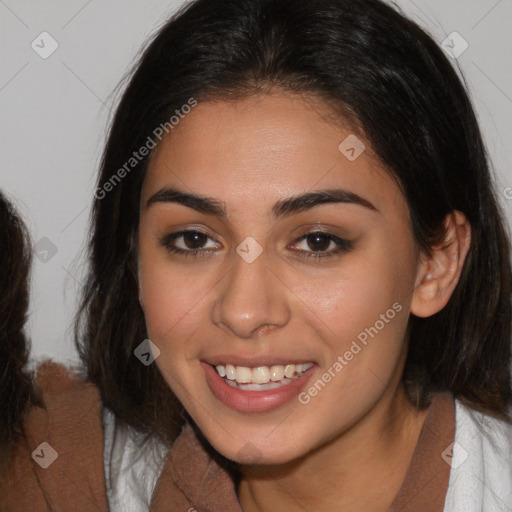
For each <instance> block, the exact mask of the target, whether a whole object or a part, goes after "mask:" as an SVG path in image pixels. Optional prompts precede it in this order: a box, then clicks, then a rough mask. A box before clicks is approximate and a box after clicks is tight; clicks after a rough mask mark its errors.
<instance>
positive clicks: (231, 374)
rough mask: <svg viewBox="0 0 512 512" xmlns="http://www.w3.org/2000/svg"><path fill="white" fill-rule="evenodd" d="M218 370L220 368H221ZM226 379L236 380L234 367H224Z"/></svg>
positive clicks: (228, 365) (230, 365) (229, 365)
mask: <svg viewBox="0 0 512 512" xmlns="http://www.w3.org/2000/svg"><path fill="white" fill-rule="evenodd" d="M217 368H218V367H217ZM220 368H222V366H221V367H220ZM217 371H218V370H217ZM219 375H220V373H219ZM221 377H222V375H221ZM226 378H227V379H229V380H235V378H236V375H235V367H234V366H233V365H232V364H227V365H226Z"/></svg>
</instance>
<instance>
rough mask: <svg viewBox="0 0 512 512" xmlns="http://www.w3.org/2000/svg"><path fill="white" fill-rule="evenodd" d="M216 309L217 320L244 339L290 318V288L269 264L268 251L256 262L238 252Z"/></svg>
mask: <svg viewBox="0 0 512 512" xmlns="http://www.w3.org/2000/svg"><path fill="white" fill-rule="evenodd" d="M233 258H234V263H233V266H232V268H231V270H230V271H229V273H228V275H227V276H226V278H225V279H223V280H222V281H221V282H220V283H219V287H220V288H219V290H220V291H219V295H218V296H217V298H216V300H215V302H214V304H213V309H212V320H213V322H214V323H215V324H216V325H217V326H219V327H221V328H223V329H226V330H229V331H230V332H231V333H233V334H235V335H236V336H237V337H240V338H247V339H249V338H253V337H255V336H258V335H259V334H261V333H262V332H263V331H266V330H267V329H268V328H270V327H271V328H273V329H276V328H279V327H283V326H284V325H286V324H287V323H288V321H289V319H290V310H289V304H288V301H287V290H288V289H287V287H286V285H285V284H284V283H282V282H281V281H280V280H279V278H278V277H277V276H276V274H275V273H274V272H273V271H271V270H270V268H269V267H268V266H267V262H266V257H265V253H263V254H261V255H260V256H259V257H258V258H257V259H256V260H255V261H253V262H252V263H247V262H246V261H244V259H242V258H241V257H240V256H239V255H238V254H235V255H234V257H233Z"/></svg>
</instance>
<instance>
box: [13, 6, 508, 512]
mask: <svg viewBox="0 0 512 512" xmlns="http://www.w3.org/2000/svg"><path fill="white" fill-rule="evenodd" d="M95 197H96V201H95V204H94V211H93V219H92V236H91V241H90V256H91V271H90V274H89V278H88V282H87V286H86V290H85V295H84V300H83V304H82V308H81V311H80V315H79V322H78V324H77V340H78V348H79V351H80V354H81V357H82V359H83V361H84V365H85V366H86V368H87V371H88V377H89V382H87V383H80V382H78V381H77V380H74V381H73V380H72V379H71V378H70V380H69V381H64V380H63V382H62V386H63V387H64V389H63V390H60V389H58V387H57V386H55V385H53V386H52V385H50V381H51V375H52V371H54V370H56V368H52V366H51V365H47V366H46V367H45V368H44V371H43V372H42V373H41V376H40V378H39V380H38V382H39V387H40V389H41V390H42V392H43V395H44V398H45V403H46V404H48V407H49V408H50V409H51V410H47V411H46V413H42V412H41V411H35V412H34V415H33V416H32V417H31V418H29V420H28V421H27V430H28V432H29V434H30V435H31V436H32V437H31V439H33V446H34V447H37V446H40V445H38V444H37V443H42V442H43V438H44V436H43V435H42V433H41V431H42V430H43V429H41V428H40V427H38V422H37V421H36V412H37V414H41V416H39V417H38V418H39V422H41V421H43V422H44V423H45V424H46V425H58V427H55V428H52V429H46V430H44V434H45V435H46V436H47V437H48V436H50V435H51V438H52V439H51V441H47V442H48V444H49V445H50V446H51V447H52V449H53V451H54V452H55V453H56V454H60V453H63V452H64V453H65V454H66V457H65V458H63V457H61V456H60V455H58V458H56V457H55V454H53V457H52V459H53V462H52V463H51V465H49V466H48V467H47V468H45V469H40V468H38V467H36V466H34V465H33V464H32V466H29V465H28V464H25V463H24V462H22V456H21V455H20V456H19V457H18V458H17V459H15V460H14V463H13V464H14V465H15V466H16V468H17V471H18V474H23V475H26V476H25V481H26V482H29V483H28V484H27V483H26V484H25V489H26V488H27V485H28V488H29V489H31V490H33V493H34V497H33V499H34V500H37V504H38V507H40V508H37V509H38V510H39V509H41V510H57V509H58V507H68V508H69V507H70V505H69V504H70V500H72V499H74V500H79V501H78V502H74V506H75V509H77V510H89V509H90V510H93V509H94V510H97V509H100V510H103V509H107V507H108V508H110V509H111V510H147V509H148V508H149V509H150V510H187V509H188V510H201V511H202V510H209V511H217V510H223V511H227V510H229V511H231V510H232V511H235V510H236V511H240V510H244V511H246V512H247V511H254V510H275V509H278V510H283V509H286V510H304V509H305V510H315V511H322V510H333V509H339V510H345V509H349V510H353V511H366V510H372V511H377V510H382V511H386V510H416V511H417V510H429V511H433V510H482V509H483V510H489V511H491V510H502V509H504V507H505V506H508V507H510V506H512V485H511V484H512V465H511V456H512V447H511V441H510V438H511V437H512V435H511V426H510V405H511V397H512V392H511V388H510V369H509V363H510V320H511V318H510V266H509V259H508V255H509V252H508V251H509V244H508V240H507V237H506V234H505V231H504V228H503V221H502V218H501V214H500V212H499V209H498V206H497V202H496V199H495V197H494V195H493V191H492V185H491V178H490V175H489V170H488V163H487V161H486V157H485V151H484V147H483V143H482V139H481V136H480V132H479V129H478V125H477V122H476V119H475V116H474V113H473V109H472V107H471V105H470V102H469V100H468V97H467V94H466V92H465V90H464V88H463V86H462V85H461V83H460V81H459V79H458V78H457V75H456V73H455V72H454V71H453V69H452V68H451V65H450V63H449V62H448V60H447V59H446V58H445V56H444V55H443V53H442V51H441V50H440V49H439V48H438V47H437V45H436V44H435V43H434V42H433V41H432V40H431V39H430V38H429V37H428V36H427V35H426V34H425V33H424V32H423V31H422V30H421V29H420V28H418V27H417V26H416V25H415V24H414V23H412V22H411V21H409V20H407V19H406V18H404V17H403V16H401V15H400V14H399V13H397V12H396V11H395V10H394V9H392V8H391V7H389V6H387V5H385V4H384V3H382V2H380V1H377V0H356V1H350V2H348V1H345V0H337V1H327V0H322V1H321V0H318V1H313V2H291V1H285V0H272V1H261V0H258V1H256V0H254V1H240V0H238V1H236V0H214V1H211V0H210V1H205V0H202V1H201V0H200V1H195V2H192V3H191V4H189V5H187V6H186V7H184V8H183V9H182V10H181V11H180V12H179V13H178V15H177V16H175V17H174V18H173V19H172V20H170V21H169V22H168V23H166V25H165V26H164V27H163V28H162V29H161V30H160V31H159V33H158V34H157V35H156V37H155V38H154V39H153V41H152V42H151V44H150V45H149V46H148V48H147V49H146V50H145V51H144V53H143V54H142V56H141V59H140V61H139V63H138V64H137V67H136V69H135V71H134V73H133V76H132V77H131V79H130V82H129V84H128V86H127V88H126V90H125V92H124V94H123V97H122V100H121V102H120V104H119V107H118V109H117V113H116V116H115V118H114V121H113V124H112V127H111V131H110V134H109V139H108V142H107V145H106V148H105V152H104V157H103V161H102V166H101V171H100V177H99V181H98V187H97V189H96V191H95ZM45 393H46V394H45ZM62 397H66V398H62ZM100 398H101V399H100ZM79 399H80V400H82V401H81V403H80V406H78V405H74V404H77V403H78V400H79ZM51 404H56V405H54V406H53V409H52V405H51ZM66 415H67V420H66V419H63V418H64V417H65V416H66ZM482 425H485V429H486V431H487V433H486V434H484V433H483V432H480V429H481V427H482ZM84 443H86V444H87V447H86V448H84ZM44 449H47V446H46V445H44V446H43V452H44ZM44 453H45V454H46V453H47V452H44ZM33 457H34V456H33ZM43 458H46V455H44V457H43ZM26 460H27V458H26V459H25V461H26ZM48 460H50V459H48ZM24 464H25V465H24ZM98 466H101V469H98ZM31 468H35V470H34V469H31ZM31 470H34V471H36V472H37V483H35V482H36V481H35V480H34V478H33V477H30V476H28V475H29V474H30V471H31ZM103 471H104V475H103ZM59 479H60V480H59ZM64 481H65V483H62V482H64ZM59 482H61V483H59ZM64 490H65V492H66V493H67V496H63V491H64ZM78 491H80V492H78ZM10 496H11V498H10V503H9V507H10V508H7V509H8V510H11V509H12V510H16V506H18V504H19V502H20V501H23V499H24V498H23V495H22V493H21V488H20V487H19V486H18V487H17V486H16V484H15V483H11V493H10ZM14 496H15V498H14ZM77 503H79V504H78V505H77ZM44 507H46V508H44ZM285 507H286V508H285ZM500 507H501V508H500Z"/></svg>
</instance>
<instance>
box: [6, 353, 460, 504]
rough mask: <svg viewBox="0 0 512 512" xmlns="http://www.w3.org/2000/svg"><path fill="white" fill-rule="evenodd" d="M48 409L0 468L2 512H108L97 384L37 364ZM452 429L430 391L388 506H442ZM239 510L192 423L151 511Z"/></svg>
mask: <svg viewBox="0 0 512 512" xmlns="http://www.w3.org/2000/svg"><path fill="white" fill-rule="evenodd" d="M36 382H37V387H38V389H39V391H40V393H41V394H42V398H43V402H44V404H45V405H46V410H44V409H42V408H39V407H35V408H33V410H31V411H30V413H29V415H28V418H27V421H26V424H25V434H26V439H25V440H24V441H20V442H19V443H18V444H17V445H16V446H15V449H14V456H13V458H12V460H11V462H10V464H9V468H8V471H7V474H6V475H0V512H20V511H23V512H27V511H34V512H69V511H73V512H75V511H76V512H89V511H91V512H92V511H94V512H103V511H104V512H107V511H108V501H107V495H106V485H105V475H104V468H103V443H104V438H103V427H102V422H101V418H102V415H101V413H102V403H101V399H100V396H99V393H98V390H97V388H96V387H95V386H94V385H93V384H91V383H87V382H83V381H82V380H80V378H79V377H76V376H73V375H71V374H69V373H68V372H67V370H66V369H65V368H64V367H63V366H61V365H58V364H56V363H53V362H45V363H44V364H41V365H40V367H39V369H38V376H37V381H36ZM454 436H455V412H454V402H453V397H452V396H451V395H450V394H448V393H443V394H438V395H436V396H435V397H434V399H433V401H432V404H431V406H430V408H429V412H428V414H427V417H426V420H425V425H424V427H423V430H422V433H421V435H420V439H419V442H418V445H417V447H416V450H415V452H414V455H413V458H412V461H411V464H410V466H409V471H408V473H407V476H406V478H405V480H404V483H403V485H402V488H401V489H400V491H399V493H398V494H397V496H396V498H395V500H394V502H393V504H392V506H391V507H390V509H389V511H388V512H412V511H414V512H442V510H443V506H444V500H445V496H446V491H447V488H448V480H449V470H450V467H449V465H448V464H447V463H446V462H445V461H444V460H443V459H442V458H441V454H442V453H443V451H444V450H445V449H446V448H447V447H448V446H449V445H450V444H451V443H452V442H453V440H454ZM42 442H47V443H49V444H50V446H51V447H52V448H53V449H54V450H56V452H57V453H58V458H57V459H56V460H55V462H53V464H51V465H50V466H49V467H48V468H46V469H43V468H42V467H40V466H39V465H38V464H37V463H36V462H35V461H34V459H32V456H31V454H32V452H33V451H34V450H35V449H36V448H37V447H38V446H39V445H40V443H42ZM191 508H192V509H195V510H196V511H197V512H242V509H241V507H240V504H239V502H238V499H237V497H236V493H235V488H234V484H233V481H232V480H231V477H230V476H229V474H228V473H227V472H226V471H225V470H224V469H223V468H222V467H221V466H219V465H218V464H217V462H215V461H214V460H213V459H211V457H210V456H209V455H208V453H207V452H206V451H205V449H204V448H203V446H202V445H201V443H200V441H199V439H198V438H197V436H196V435H195V433H194V431H193V429H192V428H191V427H190V426H188V425H187V426H186V427H185V428H184V430H183V432H182V433H181V435H180V436H179V437H178V439H177V440H176V442H175V443H174V445H173V447H172V449H171V450H170V452H169V455H168V457H167V459H166V461H165V463H164V466H163V469H162V472H161V474H160V477H159V479H158V481H157V484H156V487H155V490H154V492H153V496H152V500H151V507H150V512H175V511H176V512H178V511H179V512H185V511H187V510H189V509H191Z"/></svg>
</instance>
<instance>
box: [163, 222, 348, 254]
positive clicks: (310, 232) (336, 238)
mask: <svg viewBox="0 0 512 512" xmlns="http://www.w3.org/2000/svg"><path fill="white" fill-rule="evenodd" d="M186 233H201V234H203V235H205V236H206V237H207V238H209V239H210V240H212V241H213V242H215V243H216V244H220V242H219V241H218V240H217V239H216V238H215V237H213V236H211V235H210V234H208V233H207V232H206V231H204V230H202V229H200V228H190V229H182V230H180V231H175V232H173V233H169V235H167V237H165V238H169V239H172V240H176V239H178V238H180V237H182V236H184V235H185V234H186ZM315 233H320V234H322V235H325V236H327V237H329V238H330V240H331V241H332V242H334V243H335V244H336V245H339V242H340V241H342V242H347V243H351V242H350V241H349V240H347V239H345V238H343V237H342V236H338V235H335V234H334V233H331V232H330V231H325V230H323V229H319V228H317V229H309V230H308V231H306V232H304V233H303V234H302V235H300V236H298V237H296V238H295V239H294V241H293V244H297V243H299V242H301V241H303V240H304V239H305V238H306V237H307V236H309V235H313V234H315ZM193 250H197V251H201V250H203V249H190V251H193ZM306 252H309V251H306ZM311 252H314V251H311Z"/></svg>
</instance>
